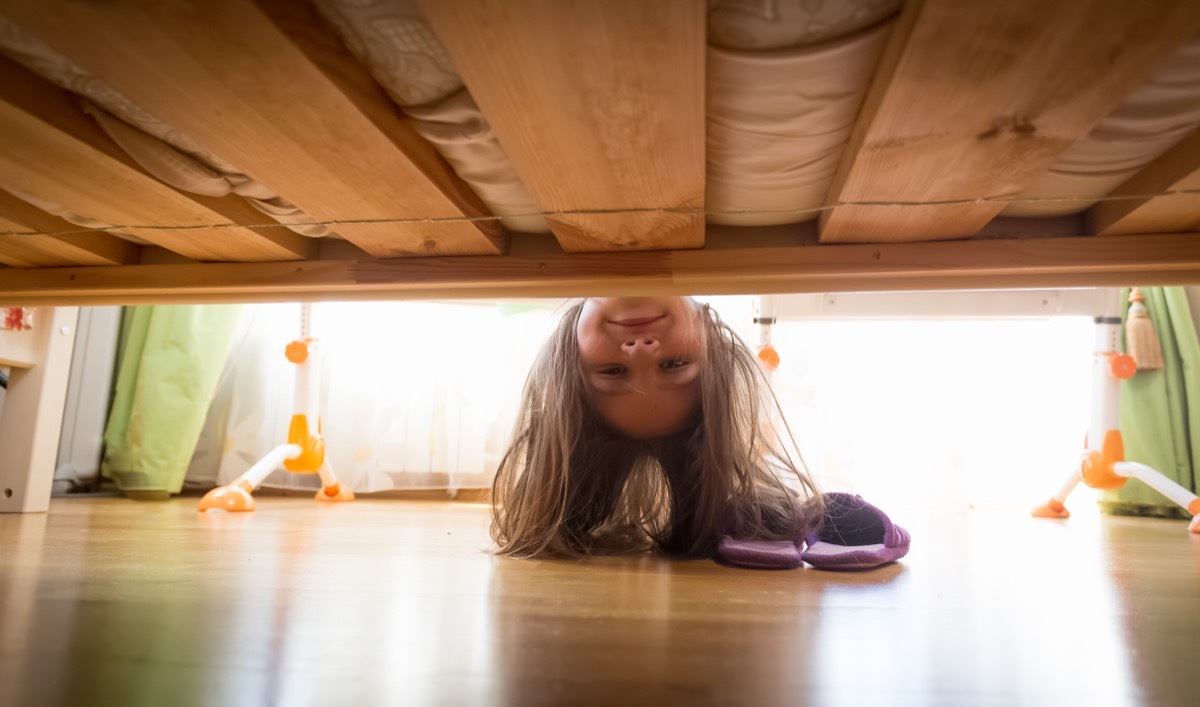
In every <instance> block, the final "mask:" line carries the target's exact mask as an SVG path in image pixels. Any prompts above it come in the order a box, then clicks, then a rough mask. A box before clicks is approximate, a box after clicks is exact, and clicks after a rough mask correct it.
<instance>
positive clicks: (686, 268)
mask: <svg viewBox="0 0 1200 707" xmlns="http://www.w3.org/2000/svg"><path fill="white" fill-rule="evenodd" d="M737 242H738V243H739V244H740V245H731V246H730V247H711V246H710V247H708V248H705V249H701V250H677V251H656V252H645V253H628V252H626V253H590V254H566V253H563V252H562V251H561V250H560V249H558V248H557V247H553V248H548V247H544V246H536V245H535V246H530V245H527V244H525V243H523V242H514V244H513V251H512V253H510V254H509V255H504V256H464V257H434V258H402V259H391V260H330V261H310V262H304V263H225V264H181V265H137V266H113V267H93V268H46V269H15V268H10V269H7V270H0V302H4V303H10V304H13V305H33V304H132V303H168V302H250V301H261V302H266V301H296V300H303V299H426V298H450V299H463V298H467V299H469V298H513V297H574V296H594V295H686V294H753V293H759V294H766V293H782V292H862V291H894V290H976V289H998V288H999V289H1003V288H1030V287H1086V286H1113V285H1121V284H1129V283H1138V284H1144V285H1160V284H1197V283H1200V234H1198V233H1185V234H1170V235H1153V234H1148V235H1144V236H1142V237H1139V238H1136V239H1131V238H1098V237H1073V238H1044V239H1031V240H970V241H939V242H928V243H900V244H885V245H840V246H816V245H810V246H797V245H779V244H778V241H777V240H771V241H767V242H765V243H763V244H756V243H755V240H754V238H753V237H751V236H748V235H742V236H739V237H738V239H737ZM533 243H534V244H536V243H537V241H533Z"/></svg>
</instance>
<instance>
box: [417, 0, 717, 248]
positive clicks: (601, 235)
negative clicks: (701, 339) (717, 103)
mask: <svg viewBox="0 0 1200 707" xmlns="http://www.w3.org/2000/svg"><path fill="white" fill-rule="evenodd" d="M421 7H422V10H424V12H425V15H426V17H427V18H428V19H429V22H430V25H431V26H432V27H433V29H434V32H435V33H436V34H437V36H438V39H440V40H441V41H442V43H443V44H444V45H445V47H446V50H447V51H448V52H449V53H450V57H451V59H452V60H453V61H454V65H455V68H456V69H457V70H458V71H459V73H460V74H461V75H462V77H463V80H464V82H465V83H466V85H467V87H468V88H469V89H470V91H471V95H472V96H473V97H474V98H475V100H476V102H477V103H478V104H479V106H480V108H482V109H483V112H484V114H485V115H486V116H487V119H488V121H489V122H490V123H491V125H492V127H493V129H494V130H495V132H496V135H497V137H498V138H499V140H500V143H501V145H502V146H503V147H504V150H505V152H506V153H507V154H508V156H509V158H510V159H511V160H512V163H513V166H514V167H515V168H516V170H517V173H518V174H519V175H520V177H521V180H522V182H524V184H525V186H526V187H527V188H528V189H529V191H530V193H531V194H532V195H533V197H534V199H535V200H536V201H537V203H538V205H539V206H540V207H541V208H542V209H543V210H544V211H547V212H551V214H550V215H549V216H548V217H547V220H548V221H549V223H550V226H551V230H553V232H554V234H555V236H556V237H557V238H558V240H559V242H560V243H561V244H562V247H563V248H564V249H565V250H567V251H568V252H593V251H608V250H656V249H667V248H696V247H700V246H702V245H703V243H704V217H703V214H702V211H703V208H704V150H705V142H704V61H705V5H704V3H703V2H702V1H701V0H670V1H669V2H640V1H639V0H610V1H606V2H593V1H592V0H514V1H510V2H489V1H487V0H467V1H456V2H439V1H437V0H430V1H428V2H422V3H421ZM623 209H632V210H637V209H641V210H644V211H641V212H638V213H605V212H609V211H612V210H623ZM657 209H680V210H681V211H676V212H670V211H658V210H657ZM579 210H586V211H595V212H597V213H575V214H556V213H554V212H562V211H579Z"/></svg>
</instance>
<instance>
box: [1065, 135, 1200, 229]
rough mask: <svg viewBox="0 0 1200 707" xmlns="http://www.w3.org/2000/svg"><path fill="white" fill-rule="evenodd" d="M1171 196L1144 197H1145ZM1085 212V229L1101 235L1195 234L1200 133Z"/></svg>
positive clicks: (1199, 208)
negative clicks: (1086, 225) (1167, 194)
mask: <svg viewBox="0 0 1200 707" xmlns="http://www.w3.org/2000/svg"><path fill="white" fill-rule="evenodd" d="M1165 192H1190V193H1176V194H1171V195H1169V196H1158V197H1149V198H1148V197H1147V196H1146V195H1149V194H1162V193H1165ZM1107 198H1108V199H1111V201H1102V202H1100V203H1099V204H1096V205H1095V206H1093V207H1092V208H1091V209H1089V210H1088V212H1087V216H1086V219H1087V223H1088V225H1089V227H1090V230H1092V231H1094V232H1095V233H1099V234H1102V235H1115V234H1126V233H1146V232H1151V233H1170V232H1172V231H1195V230H1200V130H1197V131H1196V132H1194V133H1192V134H1191V135H1189V136H1188V137H1186V138H1184V139H1183V140H1182V141H1180V142H1179V143H1178V144H1177V145H1175V146H1174V147H1172V148H1171V149H1170V150H1168V151H1167V152H1166V153H1164V154H1163V155H1162V156H1161V157H1159V158H1158V159H1156V160H1155V161H1153V162H1151V163H1150V164H1148V165H1146V166H1145V167H1144V168H1142V170H1141V171H1139V172H1138V173H1137V174H1135V175H1133V176H1132V177H1130V178H1129V180H1128V181H1126V182H1125V183H1124V184H1122V185H1121V186H1119V187H1117V188H1116V189H1115V190H1113V192H1112V193H1111V194H1109V195H1108V197H1107Z"/></svg>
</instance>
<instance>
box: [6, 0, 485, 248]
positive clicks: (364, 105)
mask: <svg viewBox="0 0 1200 707" xmlns="http://www.w3.org/2000/svg"><path fill="white" fill-rule="evenodd" d="M0 7H2V8H3V12H4V13H5V14H7V15H8V16H9V17H10V18H11V19H12V20H13V21H15V22H17V23H18V24H19V25H21V26H22V28H23V29H25V30H26V31H27V32H29V33H30V34H32V35H33V36H35V37H37V38H38V39H41V40H42V41H44V42H45V43H47V44H48V45H50V46H51V47H52V48H54V49H55V50H56V51H59V52H60V53H62V54H64V55H66V56H67V57H69V58H70V59H72V60H73V61H75V62H76V63H77V64H79V65H80V66H82V67H83V68H85V69H87V70H88V71H90V72H92V73H93V74H95V75H96V76H97V77H99V78H100V79H101V80H103V81H105V82H106V83H107V84H109V85H110V86H112V87H113V88H115V89H116V90H117V91H119V92H121V93H122V94H124V95H126V96H128V97H129V98H130V99H131V100H132V101H134V102H135V103H137V104H138V105H139V106H141V107H143V108H144V109H146V110H147V111H149V112H150V113H151V114H153V115H154V116H155V117H157V118H159V119H160V120H162V121H164V122H166V123H167V124H169V125H171V126H172V127H174V128H176V129H178V130H180V131H182V132H184V133H186V134H187V135H188V136H190V137H191V138H193V139H195V140H196V141H198V142H199V143H200V144H202V145H204V146H205V147H206V148H207V149H209V150H211V151H212V152H214V153H215V154H218V155H220V156H221V158H222V159H225V160H227V161H229V162H230V163H232V164H234V165H236V166H237V167H238V168H239V169H240V170H242V171H244V172H246V173H247V174H249V175H250V176H252V177H253V178H255V179H256V180H258V181H259V182H261V183H263V184H264V185H266V186H267V187H268V188H270V189H271V190H272V191H274V192H275V193H277V194H280V195H281V196H283V197H284V198H285V199H287V200H289V201H291V202H292V203H294V204H295V205H296V206H298V207H300V208H301V209H303V210H304V211H305V212H307V213H308V214H310V215H311V216H313V217H314V218H316V219H318V220H320V221H323V222H330V226H329V227H330V228H331V229H332V230H333V231H335V232H337V233H339V234H341V235H342V236H344V237H345V238H346V239H348V240H350V241H352V242H354V243H355V244H357V245H359V246H360V247H362V248H363V249H364V250H366V251H368V252H370V253H371V254H372V255H376V256H382V257H388V256H395V255H439V254H441V255H444V254H468V253H473V254H485V253H498V252H500V251H501V250H502V249H503V236H502V234H501V232H500V226H499V224H498V222H496V221H491V220H482V221H476V222H470V221H459V222H449V223H447V222H425V223H387V222H386V221H388V220H395V219H455V218H457V219H463V218H479V217H488V216H489V213H488V212H487V210H486V208H485V207H483V205H482V203H480V202H479V200H478V199H477V198H476V197H475V196H474V194H472V193H471V192H470V191H469V190H468V189H467V188H466V187H465V186H463V185H462V184H461V181H460V180H458V178H457V177H456V176H454V175H453V174H452V172H451V171H450V169H449V167H448V166H447V165H446V164H445V162H444V161H442V160H441V159H440V158H439V157H437V155H435V154H434V153H433V151H432V148H431V147H429V145H428V144H427V143H426V142H425V141H424V140H423V139H422V138H420V137H419V136H418V135H416V133H415V132H413V131H412V129H411V128H410V127H409V126H408V125H407V124H405V123H404V122H403V121H402V120H401V118H400V117H399V114H398V113H397V112H396V111H395V109H394V108H393V107H392V106H391V104H390V103H388V99H387V97H386V95H385V94H384V93H383V91H382V89H380V88H378V86H376V85H375V84H374V83H372V82H371V81H370V79H369V77H367V75H366V72H365V70H364V69H363V68H362V67H361V66H359V65H358V64H357V63H355V62H354V61H353V59H351V58H350V57H349V55H348V54H347V53H346V52H345V50H343V49H342V48H341V47H340V45H338V43H337V41H336V39H335V38H333V36H332V34H331V33H329V32H327V31H325V30H324V29H323V26H322V25H321V23H320V21H319V19H318V18H317V17H316V15H315V13H313V12H312V11H311V9H309V8H308V7H307V5H306V4H304V3H289V2H283V1H279V2H274V1H271V2H263V3H261V6H257V5H256V4H255V3H254V2H252V1H251V0H219V1H217V2H199V1H196V2H172V3H156V2H140V1H138V0H121V1H118V2H106V3H77V2H69V1H68V0H63V1H61V2H60V1H57V0H55V1H51V2H45V3H37V4H29V3H21V2H4V3H2V4H0Z"/></svg>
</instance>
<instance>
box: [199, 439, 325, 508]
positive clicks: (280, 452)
mask: <svg viewBox="0 0 1200 707" xmlns="http://www.w3.org/2000/svg"><path fill="white" fill-rule="evenodd" d="M301 451H303V450H301V449H300V447H299V446H298V445H295V444H281V445H279V446H278V447H276V448H274V449H272V450H271V451H269V452H267V453H266V454H264V455H263V457H262V459H259V460H258V461H257V462H255V463H254V465H253V466H251V467H250V468H249V469H247V470H246V473H244V474H242V475H241V476H239V477H238V478H237V479H236V480H235V481H234V482H233V483H231V484H227V485H225V486H218V487H217V488H215V489H213V490H212V491H209V492H208V493H206V494H204V498H202V499H200V503H199V505H198V506H197V507H198V508H199V509H200V510H201V511H209V510H221V511H230V512H245V511H252V510H254V497H253V496H251V495H250V494H251V493H252V492H253V491H254V489H256V488H258V485H259V484H261V483H262V482H263V479H265V478H267V476H268V475H269V474H270V473H271V472H272V471H275V470H276V469H278V468H279V466H280V465H281V464H283V462H284V460H286V459H295V458H296V457H298V456H300V452H301Z"/></svg>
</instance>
